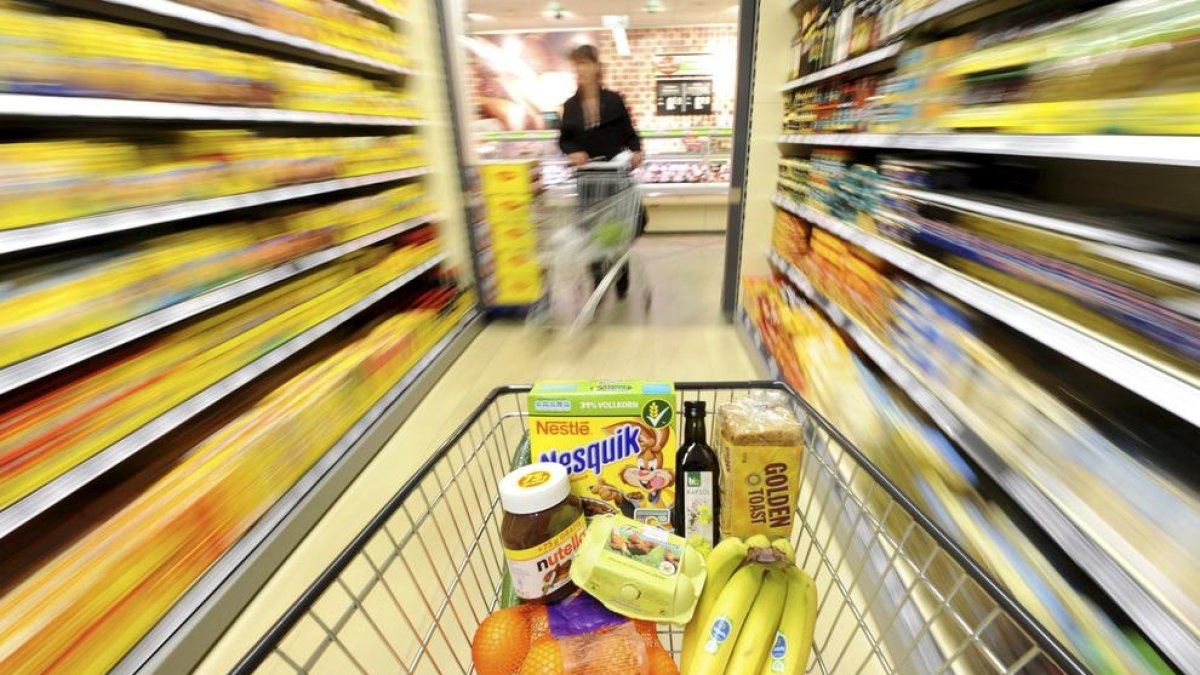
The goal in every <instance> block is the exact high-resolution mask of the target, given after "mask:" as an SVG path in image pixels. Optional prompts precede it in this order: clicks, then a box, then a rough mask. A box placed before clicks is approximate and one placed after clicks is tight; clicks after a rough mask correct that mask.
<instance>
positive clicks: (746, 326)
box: [737, 307, 783, 380]
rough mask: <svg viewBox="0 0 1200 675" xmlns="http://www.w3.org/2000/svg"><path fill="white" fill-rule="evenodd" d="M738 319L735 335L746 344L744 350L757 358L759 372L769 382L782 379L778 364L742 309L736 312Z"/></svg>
mask: <svg viewBox="0 0 1200 675" xmlns="http://www.w3.org/2000/svg"><path fill="white" fill-rule="evenodd" d="M738 319H739V320H738V331H737V333H738V335H740V336H741V338H742V341H743V342H744V343H745V344H746V349H748V350H750V353H751V354H754V355H756V356H757V357H758V359H757V361H758V365H759V366H760V368H759V371H760V372H761V373H763V374H764V375H766V377H767V378H768V379H771V380H778V379H780V378H782V377H783V374H782V372H781V371H780V370H779V364H778V363H776V362H775V357H774V356H773V355H772V354H771V350H769V349H767V346H766V345H765V344H763V340H762V334H761V333H759V331H758V328H757V327H756V326H755V325H754V322H753V321H751V320H750V315H749V314H747V313H746V309H745V308H744V307H743V308H740V309H739V310H738Z"/></svg>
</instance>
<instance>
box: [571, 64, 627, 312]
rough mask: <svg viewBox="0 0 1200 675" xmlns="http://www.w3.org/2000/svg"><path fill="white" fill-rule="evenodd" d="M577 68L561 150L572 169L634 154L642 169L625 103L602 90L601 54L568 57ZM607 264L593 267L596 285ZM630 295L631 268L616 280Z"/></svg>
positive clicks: (619, 293)
mask: <svg viewBox="0 0 1200 675" xmlns="http://www.w3.org/2000/svg"><path fill="white" fill-rule="evenodd" d="M569 58H570V59H571V63H572V64H573V65H574V66H575V82H576V84H577V86H578V88H577V89H576V91H575V95H574V96H572V97H571V98H569V99H567V101H566V103H564V104H563V115H562V125H561V130H560V132H559V137H558V147H559V148H560V149H562V151H563V154H565V155H566V156H567V159H568V160H570V162H571V166H581V165H583V164H587V163H588V162H589V161H591V160H593V159H613V158H615V157H616V156H617V155H619V154H621V153H622V152H624V151H626V150H629V151H630V152H632V153H633V157H632V158H631V160H630V168H631V169H636V168H638V167H639V166H641V165H642V160H643V158H644V155H643V154H642V139H641V137H639V136H638V132H637V129H635V128H634V127H633V119H631V118H630V117H629V109H628V108H626V107H625V100H624V99H622V98H621V95H620V94H619V93H617V92H615V91H612V90H609V89H605V88H604V86H603V78H602V75H603V67H602V66H601V64H600V52H598V51H597V50H596V48H595V47H593V46H592V45H582V46H580V47H576V48H575V49H574V50H572V51H571V54H570V56H569ZM645 230H646V208H645V207H642V209H641V215H640V219H639V222H638V231H637V233H638V234H639V235H640V234H641V233H642V232H644V231H645ZM604 273H605V270H604V264H603V263H593V264H592V278H593V279H594V280H595V282H596V284H597V285H599V284H600V279H601V278H603V277H604ZM628 293H629V266H628V265H626V266H625V268H624V269H622V270H621V273H620V275H619V276H618V277H617V296H618V297H621V298H624V297H625V296H626V294H628Z"/></svg>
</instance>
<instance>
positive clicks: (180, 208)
mask: <svg viewBox="0 0 1200 675" xmlns="http://www.w3.org/2000/svg"><path fill="white" fill-rule="evenodd" d="M427 173H429V169H428V168H427V167H418V168H415V169H405V170H403V171H387V172H384V173H374V174H368V175H366V176H356V177H353V178H336V179H334V180H326V181H321V182H318V183H305V184H302V185H288V186H286V187H280V188H272V189H270V190H261V191H259V192H246V193H243V194H239V195H229V196H226V197H214V198H212V199H200V200H196V201H191V202H176V203H172V204H159V205H155V206H144V207H141V208H136V209H127V210H125V211H117V212H114V213H102V214H99V215H95V216H86V217H83V218H73V219H71V220H60V221H58V222H54V223H46V224H44V225H32V226H29V227H22V228H17V229H13V230H0V255H4V254H6V253H14V252H17V251H28V250H30V249H35V248H38V247H41V246H51V245H54V244H62V243H66V242H69V241H78V240H81V239H88V238H90V237H97V236H100V235H105V234H112V233H114V232H124V231H126V230H136V229H138V228H142V227H150V226H151V225H161V224H163V223H172V222H176V221H180V220H187V219H188V218H196V217H199V216H210V215H213V214H217V213H225V212H227V211H236V210H239V209H248V208H251V207H255V206H264V205H266V204H276V203H279V202H287V201H292V200H295V199H303V198H305V197H313V196H315V195H323V194H329V193H331V192H341V191H344V190H352V189H354V188H360V187H366V186H368V185H379V184H381V183H392V182H395V181H401V180H407V179H409V178H416V177H418V176H423V175H425V174H427Z"/></svg>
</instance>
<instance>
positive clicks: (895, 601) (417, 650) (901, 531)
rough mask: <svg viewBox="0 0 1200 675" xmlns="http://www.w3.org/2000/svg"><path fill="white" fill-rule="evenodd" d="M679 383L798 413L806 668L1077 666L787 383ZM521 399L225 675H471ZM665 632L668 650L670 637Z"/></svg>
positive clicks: (512, 391) (490, 592) (455, 451)
mask: <svg viewBox="0 0 1200 675" xmlns="http://www.w3.org/2000/svg"><path fill="white" fill-rule="evenodd" d="M676 389H677V392H678V396H679V398H680V400H681V402H682V401H683V400H702V401H705V402H706V403H707V410H708V411H709V415H713V414H714V413H715V411H716V409H717V407H718V406H719V405H721V404H723V403H727V402H730V401H733V400H735V399H737V398H740V397H742V396H744V395H745V394H747V393H748V392H749V391H751V390H757V389H772V390H778V391H784V392H787V393H788V395H789V396H791V398H792V400H793V401H794V404H795V406H794V407H795V410H796V412H797V415H798V417H799V418H800V419H801V420H802V421H803V423H804V425H805V441H806V443H805V454H804V460H803V463H802V468H801V476H802V480H801V488H800V496H799V501H798V502H797V504H798V506H797V514H798V517H797V518H796V525H795V527H794V530H793V533H792V543H793V544H794V545H795V547H796V558H797V564H798V565H800V566H801V567H803V568H804V569H805V570H806V571H807V572H808V573H809V574H810V575H812V577H813V579H814V581H815V583H816V586H817V590H818V594H819V598H820V600H819V606H818V614H817V624H816V632H815V636H814V640H813V653H812V656H811V658H810V660H809V667H808V671H807V672H809V673H821V674H822V675H828V674H830V673H838V674H839V675H840V674H842V673H851V674H858V673H906V674H907V673H911V674H914V675H929V674H939V673H1005V674H1008V673H1026V672H1028V673H1047V672H1048V673H1056V672H1063V673H1073V674H1074V673H1084V672H1086V670H1085V669H1084V668H1083V667H1082V666H1081V665H1080V663H1079V661H1078V660H1077V659H1076V658H1075V657H1074V655H1072V654H1071V653H1070V652H1069V651H1067V650H1066V649H1065V648H1064V647H1063V646H1062V645H1061V643H1060V642H1059V641H1058V640H1057V639H1056V638H1055V637H1054V636H1053V635H1051V634H1050V633H1049V632H1047V631H1046V630H1045V629H1044V628H1043V627H1042V626H1041V625H1040V624H1039V623H1037V621H1036V620H1034V619H1033V618H1032V617H1031V616H1030V615H1029V614H1028V613H1027V612H1026V611H1025V610H1024V609H1023V608H1022V607H1021V606H1020V605H1019V604H1018V602H1017V601H1016V600H1014V599H1013V597H1012V596H1011V595H1010V594H1009V593H1008V592H1007V591H1006V590H1004V589H1003V588H1002V587H1001V586H1000V585H999V584H997V583H996V582H995V581H994V580H992V578H991V577H990V576H988V574H987V573H986V572H985V571H984V570H983V569H982V568H981V567H980V566H979V565H977V564H976V563H975V562H974V561H972V560H971V559H970V558H969V557H968V556H967V555H966V554H965V553H964V552H963V551H962V549H960V548H959V547H958V546H956V545H955V544H954V543H953V542H952V541H951V540H950V539H949V538H947V537H946V535H945V534H943V533H942V532H941V530H939V529H938V528H937V527H936V526H935V525H934V524H933V523H932V522H931V521H930V520H929V519H928V518H927V517H926V516H925V515H924V514H922V513H921V512H920V511H919V510H918V509H917V508H916V507H915V506H914V505H913V504H912V502H910V501H909V500H908V499H906V498H905V497H904V496H903V495H902V494H901V492H900V491H899V490H898V489H897V488H896V487H895V486H894V485H893V484H892V483H891V482H890V481H889V480H888V479H887V478H886V477H885V476H884V475H883V474H882V473H881V472H880V471H879V469H878V468H877V467H875V466H874V465H873V464H872V463H871V462H870V461H869V460H868V459H867V458H866V457H865V456H864V455H863V454H862V453H861V452H860V451H859V450H857V449H856V448H855V447H854V446H853V445H851V444H850V443H849V442H848V441H847V440H846V439H845V438H844V437H843V436H842V435H841V434H840V433H839V432H837V430H835V429H834V428H833V427H832V426H831V425H830V424H829V422H827V421H826V420H825V419H824V418H822V417H821V416H820V415H819V414H817V413H816V412H815V411H814V410H813V408H812V407H811V406H810V405H809V404H808V403H807V402H805V401H804V400H803V399H802V398H800V397H799V396H798V395H796V394H795V392H793V391H792V390H791V389H790V388H789V387H788V386H787V385H786V384H783V383H779V382H725V383H680V384H677V385H676ZM528 391H529V388H528V387H527V386H509V387H502V388H499V389H496V390H495V391H493V392H492V393H491V394H490V395H489V396H488V397H487V398H486V399H485V400H484V401H483V402H482V403H481V404H480V405H479V406H478V407H477V408H476V409H475V411H474V412H473V413H472V414H471V416H470V417H469V418H468V419H467V420H466V421H465V422H464V423H463V424H462V425H461V426H460V427H459V428H458V429H456V430H455V431H454V433H453V434H452V435H451V436H450V438H449V439H448V440H447V442H446V443H445V444H444V445H442V447H441V448H439V449H438V450H437V451H436V452H435V453H434V454H433V455H432V457H431V458H430V459H429V460H428V461H427V462H426V463H425V464H424V465H423V466H422V467H421V468H420V469H419V470H418V472H417V473H416V474H415V475H414V476H413V477H412V478H411V479H409V480H408V481H407V482H406V483H405V484H404V485H403V486H402V487H401V489H400V490H399V492H397V493H396V495H395V496H394V497H392V499H391V500H390V501H389V502H388V504H387V505H386V506H385V507H384V508H383V509H382V510H381V511H380V512H379V513H378V514H377V515H376V516H375V517H374V518H373V519H372V520H371V522H370V523H369V524H368V525H367V526H366V527H365V528H364V529H363V530H362V532H360V533H359V534H358V536H357V537H355V539H354V540H353V541H352V543H351V544H350V545H349V546H348V547H347V548H346V549H345V550H344V551H343V552H342V553H341V554H339V555H338V557H337V558H336V559H335V560H334V561H333V562H332V563H331V564H330V565H329V567H328V568H326V570H325V571H324V573H322V574H321V576H320V577H319V578H318V579H317V580H316V581H315V582H314V583H313V584H312V585H311V586H310V587H309V588H308V589H307V590H306V591H305V592H304V593H303V594H302V595H301V597H300V598H299V599H298V600H297V601H296V602H295V603H294V604H293V605H292V606H291V607H290V608H289V609H288V611H287V612H286V613H285V614H284V615H283V617H281V618H280V619H279V621H278V622H276V623H275V625H274V626H273V627H272V628H271V629H270V630H269V631H268V632H267V634H266V635H265V636H263V638H262V639H261V640H260V641H259V642H258V643H257V645H256V646H255V647H254V648H253V649H252V650H251V651H250V652H249V653H248V654H247V655H246V656H245V657H244V658H243V660H242V661H241V662H240V663H239V664H238V665H237V667H236V669H235V670H234V672H235V673H251V672H267V673H274V672H280V673H296V672H298V673H309V672H314V673H372V674H374V673H396V672H403V673H469V672H474V671H473V667H472V663H471V650H470V644H471V638H472V636H473V634H474V632H475V629H476V627H477V626H478V625H479V623H480V622H481V621H482V620H483V619H484V618H485V617H487V615H488V614H489V613H490V612H492V611H494V610H496V609H497V608H498V607H499V603H500V597H501V591H502V586H503V581H504V571H505V561H504V556H503V548H502V544H501V540H500V519H501V516H502V515H503V512H502V509H501V507H500V501H499V495H498V490H497V484H498V483H499V481H500V478H501V477H502V476H503V475H504V474H505V473H507V472H508V471H509V469H510V468H511V466H512V464H513V462H514V460H515V456H516V454H517V452H518V451H519V450H520V449H521V446H522V443H523V439H525V438H526V432H527V430H528V428H527V424H526V416H527V413H526V400H525V399H526V394H527V392H528ZM714 427H715V424H713V423H712V422H711V420H710V423H709V425H708V429H709V433H710V435H711V434H712V433H713V432H714ZM659 636H660V638H661V640H662V643H663V645H664V646H665V647H666V648H667V649H668V650H670V651H671V653H672V654H674V655H676V656H678V652H679V649H680V646H681V644H682V629H681V628H679V627H676V626H669V625H662V626H660V628H659Z"/></svg>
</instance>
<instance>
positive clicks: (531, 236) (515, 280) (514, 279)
mask: <svg viewBox="0 0 1200 675" xmlns="http://www.w3.org/2000/svg"><path fill="white" fill-rule="evenodd" d="M479 175H480V181H481V182H480V185H481V190H482V195H481V201H482V202H483V204H484V206H485V209H484V211H485V216H484V218H485V220H484V221H483V222H481V223H479V224H477V228H479V229H483V230H484V232H481V233H479V234H480V235H481V236H477V237H476V241H477V242H478V248H479V257H478V260H477V263H478V267H479V272H480V276H481V277H482V279H481V286H482V288H483V296H484V299H485V300H486V301H487V302H488V304H490V305H493V306H498V307H525V306H528V305H531V304H533V303H535V302H537V301H538V300H539V299H541V297H542V295H543V286H542V263H541V259H540V256H539V255H538V245H539V242H540V241H541V240H542V235H541V233H540V232H539V231H538V220H537V212H538V208H539V195H540V194H541V191H542V183H543V180H542V169H541V167H539V166H538V165H537V163H535V162H529V161H525V162H488V163H485V164H481V165H480V166H479Z"/></svg>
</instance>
